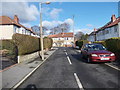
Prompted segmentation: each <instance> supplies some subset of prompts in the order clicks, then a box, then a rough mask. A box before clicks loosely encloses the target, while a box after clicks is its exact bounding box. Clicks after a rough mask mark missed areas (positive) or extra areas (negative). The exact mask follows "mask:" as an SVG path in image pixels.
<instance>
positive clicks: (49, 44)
mask: <svg viewBox="0 0 120 90" xmlns="http://www.w3.org/2000/svg"><path fill="white" fill-rule="evenodd" d="M43 42H44V44H43V45H44V49H50V48H51V47H52V44H53V40H52V39H51V38H48V37H45V38H44V39H43Z"/></svg>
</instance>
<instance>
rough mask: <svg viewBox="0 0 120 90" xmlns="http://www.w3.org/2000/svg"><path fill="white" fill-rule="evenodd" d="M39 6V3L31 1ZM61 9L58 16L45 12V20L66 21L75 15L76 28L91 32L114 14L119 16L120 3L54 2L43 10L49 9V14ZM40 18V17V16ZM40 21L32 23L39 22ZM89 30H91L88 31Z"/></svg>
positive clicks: (44, 6)
mask: <svg viewBox="0 0 120 90" xmlns="http://www.w3.org/2000/svg"><path fill="white" fill-rule="evenodd" d="M30 4H34V5H35V6H37V8H38V9H39V4H38V3H30ZM54 8H56V9H60V10H61V11H60V12H59V13H58V15H57V17H56V18H51V17H50V16H49V15H46V14H45V13H43V21H44V20H45V21H49V22H52V21H64V20H65V19H68V18H71V19H72V16H73V15H74V16H75V18H74V23H75V29H76V32H77V31H79V30H80V31H83V32H84V33H89V32H91V31H92V30H93V28H99V27H101V26H103V25H104V24H106V23H107V22H109V21H110V19H111V16H112V14H115V15H116V17H118V3H117V2H63V3H62V2H53V3H51V4H49V5H43V12H44V10H45V9H48V11H47V14H49V12H51V10H52V9H54ZM38 18H39V17H38ZM37 23H39V22H38V21H37V22H36V21H35V22H33V23H32V24H37ZM88 30H89V31H88Z"/></svg>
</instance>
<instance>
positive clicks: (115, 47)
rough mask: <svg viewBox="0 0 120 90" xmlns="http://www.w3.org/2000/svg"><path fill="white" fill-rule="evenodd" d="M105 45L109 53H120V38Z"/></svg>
mask: <svg viewBox="0 0 120 90" xmlns="http://www.w3.org/2000/svg"><path fill="white" fill-rule="evenodd" d="M105 43H106V47H107V49H108V50H109V51H112V52H117V53H120V37H116V38H110V39H107V40H105Z"/></svg>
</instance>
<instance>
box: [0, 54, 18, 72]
mask: <svg viewBox="0 0 120 90" xmlns="http://www.w3.org/2000/svg"><path fill="white" fill-rule="evenodd" d="M14 64H16V62H14V61H12V60H11V59H10V58H8V57H3V56H1V55H0V65H1V67H0V70H3V69H5V68H7V67H10V66H11V65H14Z"/></svg>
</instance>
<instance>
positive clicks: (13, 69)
mask: <svg viewBox="0 0 120 90" xmlns="http://www.w3.org/2000/svg"><path fill="white" fill-rule="evenodd" d="M56 50H57V48H53V49H51V50H49V51H47V52H46V54H45V60H44V61H43V60H41V59H40V58H39V57H37V58H35V59H31V60H29V61H25V62H22V63H20V64H14V65H12V66H10V67H8V68H5V69H4V70H1V71H0V81H1V83H0V89H6V88H15V87H16V86H17V85H19V84H20V83H22V81H24V80H25V79H27V78H28V77H29V76H30V75H31V74H32V73H33V72H35V70H37V68H38V67H39V66H41V65H42V64H43V63H44V62H45V61H46V60H47V59H48V58H49V57H50V56H51V55H52V54H53V53H54V52H55V51H56Z"/></svg>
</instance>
